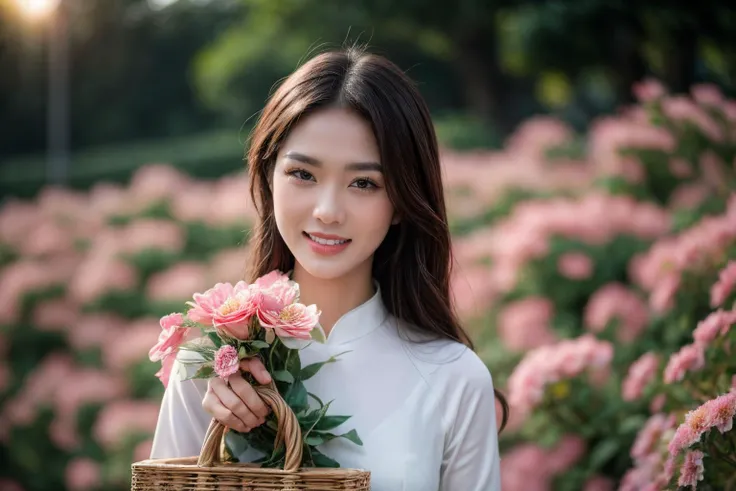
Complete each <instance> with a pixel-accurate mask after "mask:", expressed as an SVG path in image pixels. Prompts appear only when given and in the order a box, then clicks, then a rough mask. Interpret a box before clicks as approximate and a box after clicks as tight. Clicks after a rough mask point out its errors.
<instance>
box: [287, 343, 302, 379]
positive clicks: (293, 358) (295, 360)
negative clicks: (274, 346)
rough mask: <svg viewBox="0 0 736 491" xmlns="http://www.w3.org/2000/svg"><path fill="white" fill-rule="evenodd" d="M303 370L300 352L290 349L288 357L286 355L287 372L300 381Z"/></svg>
mask: <svg viewBox="0 0 736 491" xmlns="http://www.w3.org/2000/svg"><path fill="white" fill-rule="evenodd" d="M301 369H302V363H301V360H300V359H299V351H297V350H293V349H290V350H289V353H288V355H286V370H288V371H289V373H291V375H292V376H293V377H294V378H295V379H298V378H299V372H301Z"/></svg>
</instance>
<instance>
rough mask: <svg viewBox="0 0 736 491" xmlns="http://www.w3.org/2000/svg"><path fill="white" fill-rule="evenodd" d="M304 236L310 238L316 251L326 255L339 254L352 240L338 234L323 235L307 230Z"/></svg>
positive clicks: (311, 244) (310, 243) (310, 242)
mask: <svg viewBox="0 0 736 491" xmlns="http://www.w3.org/2000/svg"><path fill="white" fill-rule="evenodd" d="M320 235H322V234H320ZM304 237H306V238H307V239H308V240H309V245H310V246H311V248H312V250H313V251H314V252H316V253H317V254H324V255H331V254H337V253H338V252H341V251H343V250H344V249H345V248H346V247H347V246H348V245H350V243H351V242H352V240H351V239H345V238H342V237H337V236H326V237H321V236H317V235H313V234H310V233H307V232H304Z"/></svg>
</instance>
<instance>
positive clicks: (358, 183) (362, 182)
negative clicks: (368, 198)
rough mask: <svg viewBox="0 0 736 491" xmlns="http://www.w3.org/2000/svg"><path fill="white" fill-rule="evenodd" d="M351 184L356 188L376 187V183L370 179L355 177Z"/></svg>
mask: <svg viewBox="0 0 736 491" xmlns="http://www.w3.org/2000/svg"><path fill="white" fill-rule="evenodd" d="M353 184H354V185H355V187H357V188H358V189H373V188H377V187H378V186H377V185H376V183H374V182H373V181H371V180H370V179H356V180H355V182H353Z"/></svg>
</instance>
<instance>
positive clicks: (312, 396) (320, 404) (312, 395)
mask: <svg viewBox="0 0 736 491" xmlns="http://www.w3.org/2000/svg"><path fill="white" fill-rule="evenodd" d="M307 395H308V396H309V397H311V398H312V399H314V400H315V401H317V403H318V404H319V407H325V403H324V402H322V399H320V398H319V397H317V396H316V395H315V394H312V393H311V392H307Z"/></svg>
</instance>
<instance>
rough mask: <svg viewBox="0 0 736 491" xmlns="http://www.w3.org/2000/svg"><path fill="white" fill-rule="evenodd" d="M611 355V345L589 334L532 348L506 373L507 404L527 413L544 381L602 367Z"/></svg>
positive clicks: (541, 393)
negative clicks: (507, 374) (512, 369)
mask: <svg viewBox="0 0 736 491" xmlns="http://www.w3.org/2000/svg"><path fill="white" fill-rule="evenodd" d="M612 358H613V345H612V344H611V343H609V342H607V341H600V340H597V339H596V338H595V337H594V336H593V335H591V334H587V335H583V336H581V337H579V338H577V339H565V340H562V341H559V342H558V343H556V344H554V345H549V346H542V347H540V348H536V349H534V350H532V351H530V352H528V353H527V354H526V356H525V357H524V358H523V359H522V360H521V362H520V363H519V364H518V365H517V366H516V368H515V369H514V371H513V373H512V374H511V376H510V377H509V380H508V390H509V404H511V406H512V407H513V408H514V410H519V411H520V412H521V413H522V414H528V413H529V411H531V410H532V409H533V408H534V407H535V406H536V405H537V404H539V402H540V401H541V400H542V398H543V396H544V391H545V388H546V386H547V385H549V384H553V383H555V382H559V381H561V380H563V379H569V378H572V377H575V376H578V375H580V374H582V373H583V372H584V371H586V370H590V371H591V372H595V371H599V370H604V369H605V368H607V367H608V366H609V365H610V363H611V359H612Z"/></svg>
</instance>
